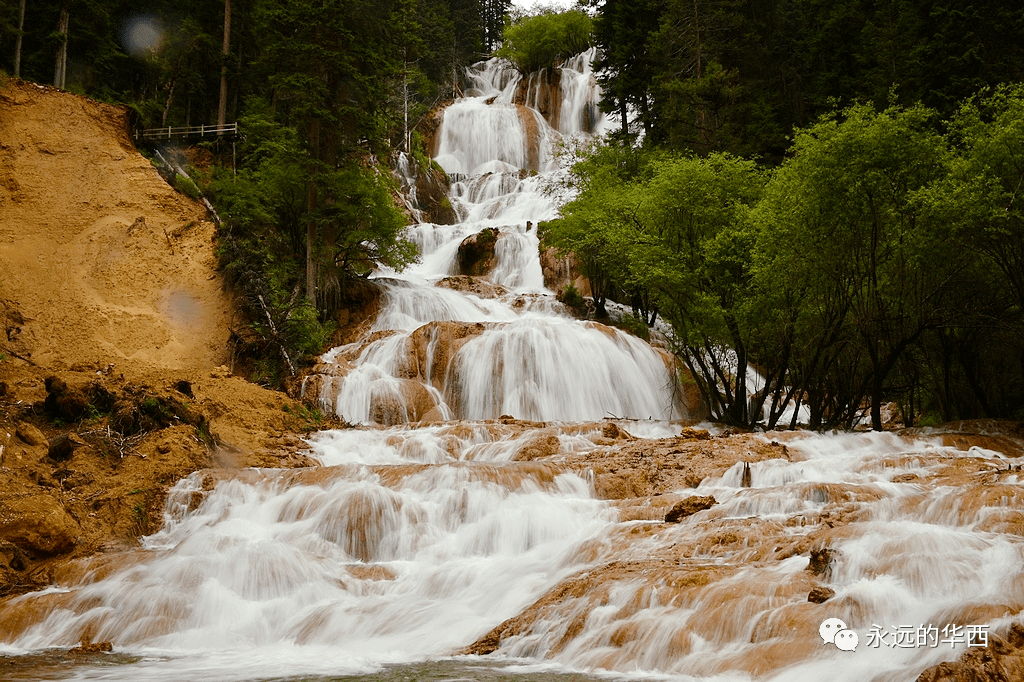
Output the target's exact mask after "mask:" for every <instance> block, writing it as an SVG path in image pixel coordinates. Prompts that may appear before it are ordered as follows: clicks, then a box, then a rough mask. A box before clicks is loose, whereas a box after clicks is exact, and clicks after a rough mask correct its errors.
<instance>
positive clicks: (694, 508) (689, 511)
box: [665, 495, 718, 523]
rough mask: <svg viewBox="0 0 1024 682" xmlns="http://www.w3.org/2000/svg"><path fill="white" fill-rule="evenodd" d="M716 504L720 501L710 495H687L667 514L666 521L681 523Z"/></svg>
mask: <svg viewBox="0 0 1024 682" xmlns="http://www.w3.org/2000/svg"><path fill="white" fill-rule="evenodd" d="M716 504H718V501H717V500H716V499H715V498H713V497H711V496H710V495H703V496H694V497H687V498H686V499H685V500H683V501H681V502H676V503H675V505H673V506H672V509H670V510H669V512H668V514H665V523H679V522H680V521H682V520H683V519H685V518H686V517H688V516H693V515H694V514H696V513H697V512H701V511H704V510H705V509H711V508H712V507H713V506H715V505H716Z"/></svg>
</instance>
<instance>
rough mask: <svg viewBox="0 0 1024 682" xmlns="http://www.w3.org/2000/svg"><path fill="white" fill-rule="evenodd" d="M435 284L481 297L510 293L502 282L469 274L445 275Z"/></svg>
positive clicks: (493, 296)
mask: <svg viewBox="0 0 1024 682" xmlns="http://www.w3.org/2000/svg"><path fill="white" fill-rule="evenodd" d="M435 286H438V287H441V288H442V289H452V290H454V291H461V292H463V293H466V294H475V295H477V296H479V297H480V298H499V297H501V296H504V295H505V294H507V293H508V289H506V288H505V287H503V286H501V285H500V284H494V283H493V282H489V281H488V280H486V279H481V278H479V277H470V276H469V275H455V276H452V277H445V278H444V279H442V280H441V281H439V282H437V284H436V285H435Z"/></svg>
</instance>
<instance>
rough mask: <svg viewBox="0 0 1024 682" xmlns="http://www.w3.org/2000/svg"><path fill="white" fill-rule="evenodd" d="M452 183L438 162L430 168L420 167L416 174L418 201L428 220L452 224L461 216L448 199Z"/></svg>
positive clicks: (439, 223) (440, 223)
mask: <svg viewBox="0 0 1024 682" xmlns="http://www.w3.org/2000/svg"><path fill="white" fill-rule="evenodd" d="M449 189H451V183H450V182H449V180H448V174H447V173H445V172H444V171H443V170H442V169H441V168H439V167H438V166H437V165H436V164H434V165H431V166H430V167H429V168H426V169H422V168H418V172H417V175H416V201H417V203H418V204H419V208H420V210H421V211H423V215H424V217H425V218H426V219H427V222H431V223H436V224H438V225H451V224H453V223H455V222H456V221H457V220H458V218H459V216H458V215H457V214H456V213H455V209H454V208H453V207H452V204H451V202H450V201H449V200H448V190H449Z"/></svg>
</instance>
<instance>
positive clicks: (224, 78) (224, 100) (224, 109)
mask: <svg viewBox="0 0 1024 682" xmlns="http://www.w3.org/2000/svg"><path fill="white" fill-rule="evenodd" d="M230 45H231V0H224V45H223V47H222V48H221V56H222V62H221V65H220V103H219V105H218V106H217V127H218V128H223V127H224V124H225V123H226V122H227V117H228V52H229V48H230ZM223 134H224V133H223V132H220V131H219V132H218V133H217V135H223Z"/></svg>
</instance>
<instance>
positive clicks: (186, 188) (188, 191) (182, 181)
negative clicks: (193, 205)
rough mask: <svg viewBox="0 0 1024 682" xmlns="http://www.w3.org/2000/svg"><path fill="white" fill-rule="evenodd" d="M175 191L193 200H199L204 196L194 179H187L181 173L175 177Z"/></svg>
mask: <svg viewBox="0 0 1024 682" xmlns="http://www.w3.org/2000/svg"><path fill="white" fill-rule="evenodd" d="M174 189H176V190H178V191H179V192H181V193H182V194H184V195H185V196H188V197H191V198H193V199H199V197H201V196H202V195H203V193H202V192H200V191H199V187H198V186H197V185H196V183H195V182H193V181H192V178H187V177H185V176H184V175H181V174H179V173H175V175H174Z"/></svg>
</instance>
